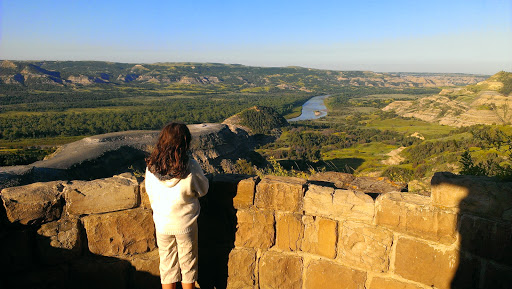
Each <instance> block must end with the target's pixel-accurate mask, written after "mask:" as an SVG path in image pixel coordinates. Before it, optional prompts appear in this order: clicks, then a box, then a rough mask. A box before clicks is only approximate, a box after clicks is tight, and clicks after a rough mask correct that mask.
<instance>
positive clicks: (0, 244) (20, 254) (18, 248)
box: [0, 230, 35, 285]
mask: <svg viewBox="0 0 512 289" xmlns="http://www.w3.org/2000/svg"><path fill="white" fill-rule="evenodd" d="M33 240H34V238H33V232H32V231H30V230H22V231H7V230H1V231H0V260H2V261H1V262H2V264H3V265H4V266H3V269H2V270H1V271H0V277H1V276H2V274H4V273H5V274H7V275H9V274H10V273H13V272H18V271H20V272H23V271H27V270H30V269H31V268H32V266H34V263H35V262H34V249H33ZM1 284H2V280H1V279H0V285H1Z"/></svg>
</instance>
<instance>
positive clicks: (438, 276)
mask: <svg viewBox="0 0 512 289" xmlns="http://www.w3.org/2000/svg"><path fill="white" fill-rule="evenodd" d="M458 266H459V252H458V251H456V250H453V249H447V248H446V247H442V246H439V247H434V246H431V245H429V244H427V243H423V242H421V241H417V240H412V239H407V238H399V239H398V243H397V248H396V260H395V273H396V274H398V275H400V276H402V277H404V278H405V279H409V280H412V281H416V282H420V283H422V284H425V285H427V286H431V287H435V288H440V289H445V288H446V289H449V288H450V283H451V281H452V279H453V277H454V276H455V272H456V270H457V267H458Z"/></svg>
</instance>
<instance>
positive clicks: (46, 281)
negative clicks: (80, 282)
mask: <svg viewBox="0 0 512 289" xmlns="http://www.w3.org/2000/svg"><path fill="white" fill-rule="evenodd" d="M27 269H28V268H25V270H24V271H22V272H20V273H16V274H9V275H8V276H7V277H4V276H2V277H3V278H2V280H1V281H0V288H69V286H70V280H68V273H69V269H68V267H67V266H66V265H60V266H39V267H38V268H37V269H36V270H34V271H32V270H27ZM0 276H1V274H0ZM4 282H5V283H4ZM76 287H78V288H80V287H79V286H76Z"/></svg>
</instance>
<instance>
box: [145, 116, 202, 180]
mask: <svg viewBox="0 0 512 289" xmlns="http://www.w3.org/2000/svg"><path fill="white" fill-rule="evenodd" d="M191 139H192V136H191V135H190V131H189V130H188V127H187V126H186V125H185V124H183V123H177V122H171V123H169V124H168V125H166V126H165V127H164V128H163V129H162V131H161V132H160V136H159V137H158V142H157V143H156V145H155V148H154V149H153V152H152V153H151V155H150V156H149V157H148V158H147V159H146V164H147V166H148V168H149V170H150V171H151V172H152V173H153V174H158V175H160V176H163V177H166V178H169V177H171V178H180V179H182V178H184V177H186V175H187V174H188V168H187V164H188V154H187V153H188V150H189V148H190V141H191Z"/></svg>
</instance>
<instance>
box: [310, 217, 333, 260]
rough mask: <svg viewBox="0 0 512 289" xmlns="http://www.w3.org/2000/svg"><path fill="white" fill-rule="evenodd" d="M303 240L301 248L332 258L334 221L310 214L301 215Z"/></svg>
mask: <svg viewBox="0 0 512 289" xmlns="http://www.w3.org/2000/svg"><path fill="white" fill-rule="evenodd" d="M302 222H303V223H304V240H302V246H301V250H302V251H304V252H308V253H312V254H317V255H320V256H324V257H327V258H331V259H333V258H334V257H336V241H337V237H338V236H337V227H338V224H337V222H336V221H333V220H329V219H325V218H321V217H312V216H303V217H302Z"/></svg>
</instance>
